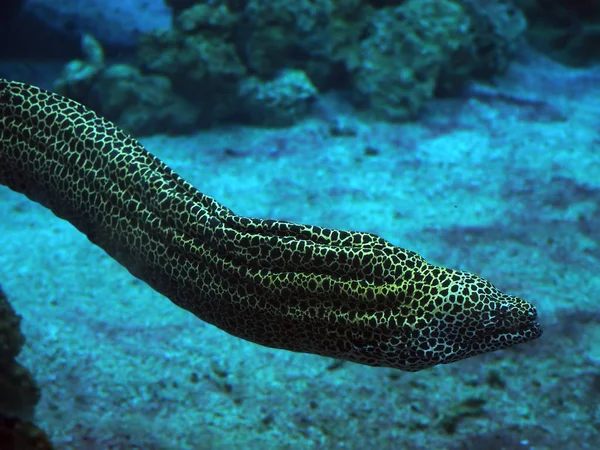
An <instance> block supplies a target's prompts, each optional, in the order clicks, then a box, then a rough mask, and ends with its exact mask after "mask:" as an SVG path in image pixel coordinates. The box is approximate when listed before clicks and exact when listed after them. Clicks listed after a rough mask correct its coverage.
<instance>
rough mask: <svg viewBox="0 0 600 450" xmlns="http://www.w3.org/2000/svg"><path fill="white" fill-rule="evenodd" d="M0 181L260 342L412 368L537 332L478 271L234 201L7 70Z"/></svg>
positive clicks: (216, 320) (201, 311)
mask: <svg viewBox="0 0 600 450" xmlns="http://www.w3.org/2000/svg"><path fill="white" fill-rule="evenodd" d="M0 184H4V185H6V186H8V187H9V188H11V189H13V190H14V191H17V192H21V193H23V194H25V195H26V196H27V197H29V198H30V199H31V200H33V201H36V202H39V203H41V204H42V205H44V206H46V207H48V208H50V209H51V210H52V211H53V212H54V213H55V214H56V215H57V216H58V217H61V218H63V219H66V220H68V221H69V222H70V223H71V224H73V225H74V226H75V227H76V228H77V229H78V230H79V231H81V232H82V233H84V234H85V235H86V236H87V237H88V238H89V240H90V241H91V242H93V243H94V244H96V245H99V246H100V247H102V248H103V249H104V250H105V251H106V252H107V253H108V254H109V255H110V256H111V257H113V258H114V259H116V260H117V261H118V262H120V263H121V264H122V265H123V266H125V267H126V268H127V269H128V270H129V271H130V272H131V273H132V274H133V275H134V276H136V277H138V278H140V279H141V280H143V281H145V282H146V283H148V284H149V285H150V286H151V287H152V288H154V289H155V290H156V291H158V292H160V293H161V294H163V295H164V296H166V297H168V298H169V299H171V301H173V302H174V303H175V304H176V305H178V306H180V307H181V308H184V309H186V310H188V311H190V312H192V313H193V314H195V315H196V316H197V317H199V318H200V319H202V320H204V321H206V322H208V323H211V324H213V325H215V326H217V327H219V328H221V329H222V330H225V331H226V332H228V333H231V334H233V335H235V336H239V337H240V338H243V339H246V340H249V341H252V342H256V343H258V344H262V345H265V346H268V347H274V348H281V349H287V350H291V351H295V352H306V353H314V354H318V355H323V356H329V357H334V358H340V359H344V360H349V361H353V362H357V363H361V364H367V365H371V366H387V367H394V368H398V369H402V370H408V371H416V370H420V369H423V368H426V367H431V366H434V365H436V364H440V363H449V362H452V361H457V360H460V359H463V358H466V357H469V356H473V355H477V354H481V353H484V352H489V351H493V350H498V349H502V348H507V347H510V346H512V345H515V344H518V343H522V342H526V341H529V340H531V339H535V338H537V337H539V336H540V335H541V333H542V329H541V327H540V325H539V324H538V321H537V313H536V310H535V308H534V307H533V305H531V304H530V303H529V302H527V301H525V300H522V299H520V298H517V297H514V296H511V295H506V294H504V293H502V292H501V291H499V290H498V289H497V288H495V287H494V286H493V285H492V284H491V283H489V282H488V281H486V280H484V279H482V278H480V277H479V276H477V275H474V274H471V273H467V272H461V271H456V270H451V269H446V268H442V267H438V266H434V265H431V264H429V263H428V262H426V261H425V260H424V259H423V258H422V257H421V256H419V255H418V254H416V253H414V252H412V251H410V250H406V249H403V248H399V247H396V246H394V245H392V244H390V243H389V242H387V241H386V240H384V239H382V238H380V237H378V236H375V235H372V234H368V233H361V232H352V231H341V230H335V229H327V228H321V227H317V226H310V225H301V224H296V223H290V222H285V221H277V220H262V219H253V218H247V217H243V216H239V215H236V214H234V213H233V212H232V211H231V210H229V209H228V208H226V207H224V206H223V205H221V204H219V203H217V202H216V201H215V200H213V199H212V198H210V197H208V196H206V195H204V194H202V193H201V192H199V191H198V190H197V189H195V188H194V187H193V186H192V185H191V184H189V183H188V182H186V181H185V180H183V179H182V178H181V177H180V176H178V175H177V174H176V173H174V172H173V171H172V170H171V169H169V168H168V167H167V166H166V165H165V164H164V163H163V162H161V161H160V160H159V159H157V158H156V157H154V156H153V155H151V154H150V153H149V152H148V151H146V150H145V149H144V148H143V147H142V146H141V145H140V144H139V143H138V142H137V141H136V140H134V139H133V138H132V137H130V136H128V135H127V134H126V133H124V132H123V131H121V130H120V129H118V128H117V127H116V126H115V125H113V124H112V123H110V122H109V121H107V120H105V119H103V118H102V117H99V116H98V115H96V114H95V113H94V112H93V111H91V110H89V109H87V108H85V107H84V106H82V105H80V104H79V103H77V102H75V101H72V100H70V99H67V98H64V97H62V96H59V95H56V94H53V93H50V92H47V91H44V90H42V89H40V88H38V87H35V86H31V85H26V84H23V83H19V82H12V81H7V80H2V79H0ZM106 308H110V305H109V304H107V305H106Z"/></svg>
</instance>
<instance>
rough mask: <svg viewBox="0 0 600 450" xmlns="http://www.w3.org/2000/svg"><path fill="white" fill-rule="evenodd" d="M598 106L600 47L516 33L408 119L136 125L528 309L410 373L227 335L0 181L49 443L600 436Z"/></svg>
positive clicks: (11, 268) (197, 181)
mask: <svg viewBox="0 0 600 450" xmlns="http://www.w3.org/2000/svg"><path fill="white" fill-rule="evenodd" d="M2 64H3V65H2V67H4V68H3V69H2V70H3V72H2V73H3V75H6V76H9V75H11V74H12V75H13V76H14V78H18V79H20V80H22V81H29V82H36V83H40V84H46V85H50V84H51V82H52V80H53V77H55V74H56V71H55V70H54V69H51V68H49V67H54V66H52V65H50V66H49V65H41V62H40V61H27V62H23V61H18V60H16V61H15V60H11V61H4V62H3V63H2ZM340 124H342V125H343V127H346V128H348V129H350V130H352V133H348V134H349V135H342V136H336V135H335V133H334V134H332V133H331V130H332V127H338V126H340ZM599 124H600V67H592V68H588V69H571V68H567V67H564V66H561V65H560V64H559V63H556V62H553V61H550V60H549V59H547V58H546V57H544V56H542V55H540V54H537V53H535V52H533V51H531V50H527V49H523V50H521V51H519V52H518V54H517V56H516V58H515V60H514V61H513V63H512V64H511V66H510V68H509V70H508V72H507V73H506V74H505V75H504V76H503V77H502V78H500V79H498V80H497V82H496V83H495V84H494V85H493V86H490V85H485V84H478V83H474V84H473V85H472V86H470V87H469V88H468V89H467V90H466V91H465V92H464V93H463V94H462V95H460V96H458V97H455V98H452V99H437V100H433V101H432V102H430V103H429V104H428V105H427V106H426V107H425V109H424V110H423V111H422V113H421V114H420V116H419V118H418V119H417V120H415V121H411V122H408V123H404V124H397V123H387V122H384V121H377V120H374V119H369V118H368V117H367V116H365V115H364V114H363V113H361V112H359V111H356V110H355V109H354V108H353V107H352V106H351V105H350V104H349V103H348V102H347V100H346V99H345V98H344V97H343V96H340V95H338V94H336V93H331V94H328V95H324V96H323V98H322V99H321V100H320V105H319V109H318V111H315V112H314V113H313V114H310V115H308V116H307V117H306V118H304V119H302V120H300V121H299V122H298V123H297V124H295V125H293V126H290V127H285V128H273V129H269V128H257V127H249V126H242V125H215V126H214V127H212V128H210V129H203V130H198V131H197V132H194V133H192V134H190V135H182V136H165V135H151V136H139V138H140V141H141V142H142V143H143V144H144V145H145V146H146V148H147V149H148V150H149V151H150V152H152V153H154V154H155V155H157V156H158V157H160V158H161V159H163V160H164V161H165V162H167V164H169V165H170V166H171V167H172V168H173V169H175V170H176V171H177V172H178V173H179V174H180V175H182V176H183V177H184V178H185V179H186V180H188V181H190V182H191V183H192V184H194V185H195V186H196V187H198V188H199V189H200V190H201V191H202V192H204V193H206V194H209V195H211V196H213V197H214V198H216V199H217V200H218V201H220V202H221V203H223V204H225V205H227V206H228V207H230V208H232V209H233V210H234V211H235V212H236V213H239V214H242V215H247V216H253V217H265V218H267V217H268V218H276V219H285V220H291V221H296V222H302V223H311V224H315V225H321V226H326V227H331V228H342V229H355V230H362V231H369V232H373V233H376V234H378V235H380V236H383V237H385V238H386V239H388V240H390V241H392V242H393V243H395V244H397V245H400V246H402V247H406V248H409V249H411V250H414V251H417V252H419V253H420V254H421V255H423V256H424V257H425V258H426V259H428V260H429V261H431V262H434V263H437V264H440V265H444V266H447V267H452V268H457V269H463V270H469V271H473V272H476V273H478V274H480V275H482V276H484V277H485V278H487V279H489V280H490V281H492V283H494V284H495V285H496V286H498V287H499V288H500V289H502V290H503V291H506V292H509V293H511V294H514V295H518V296H520V297H523V298H526V299H528V300H529V301H531V302H532V303H534V304H535V305H536V307H537V308H538V311H539V313H540V321H541V322H542V324H543V325H544V328H545V333H544V335H543V336H542V338H540V339H539V340H537V341H535V342H531V343H527V344H524V345H520V346H518V347H516V348H513V349H509V350H505V351H500V352H495V353H491V354H486V355H481V356H477V357H474V358H470V359H467V360H464V361H460V362H457V363H453V364H450V365H443V366H437V367H434V368H433V369H429V370H426V371H422V372H417V373H405V372H400V371H397V370H393V369H385V368H371V367H367V366H361V365H355V364H351V363H343V364H338V363H337V362H336V361H334V360H330V359H326V358H321V357H318V356H313V355H303V354H295V353H290V352H287V351H283V350H273V349H269V348H263V347H260V346H258V345H255V344H252V343H249V342H245V341H242V340H240V339H238V338H235V337H232V336H230V335H228V334H226V333H224V332H222V331H220V330H218V329H216V328H214V327H212V326H210V325H207V324H205V323H203V322H202V321H200V320H199V319H197V318H196V317H194V316H192V315H191V314H189V313H187V312H186V311H183V310H181V309H179V308H177V307H176V306H175V305H173V304H172V303H171V302H170V301H168V300H167V299H165V298H164V297H162V296H160V295H159V294H157V293H156V292H154V291H153V290H151V289H150V288H149V287H147V286H146V285H145V284H144V283H142V282H140V281H138V280H136V279H134V278H132V277H131V275H130V274H129V273H128V272H127V271H126V270H125V269H124V268H123V267H121V266H120V265H119V264H118V263H116V262H115V261H113V260H112V259H111V258H109V257H108V256H107V255H106V254H105V253H104V252H103V251H102V250H101V249H99V248H97V247H94V246H93V245H91V244H90V243H89V242H88V241H87V239H86V238H85V237H84V236H83V235H81V234H79V233H78V232H77V231H76V230H75V229H74V228H73V227H72V226H71V225H70V224H69V223H67V222H64V221H61V220H59V219H57V218H56V217H54V216H53V214H52V213H51V212H49V211H48V210H46V209H44V208H42V207H41V206H39V205H37V204H33V203H31V202H29V201H28V200H27V199H26V198H25V197H23V196H20V195H17V194H15V193H13V192H12V191H9V190H8V189H6V188H0V267H2V271H1V274H0V275H1V279H0V283H1V285H2V287H3V289H4V290H5V292H6V293H7V296H8V298H9V299H10V301H11V303H12V304H13V306H14V307H15V309H16V310H17V312H18V313H19V314H20V315H22V317H23V322H22V331H23V333H24V334H25V336H26V338H27V343H26V346H25V348H24V350H23V352H22V353H21V355H20V357H19V361H20V362H21V363H22V364H23V365H24V366H25V367H28V368H29V369H30V370H31V371H32V373H33V375H34V377H35V379H36V380H37V382H38V384H39V386H40V388H41V391H42V399H41V401H40V403H39V404H38V405H37V409H36V416H35V422H36V424H37V425H38V426H40V427H41V428H43V429H44V430H45V431H46V432H47V433H48V434H49V436H50V438H51V440H52V442H53V444H54V445H55V447H56V448H57V449H108V448H111V449H132V448H141V449H144V450H150V449H165V450H175V449H383V450H387V449H456V450H458V449H511V450H512V449H532V450H533V449H535V450H538V449H597V448H600V444H599V443H600V431H599V430H600V406H599V405H600V308H599V296H600V274H599V273H600V272H599V270H598V267H599V266H600V262H599V259H600V235H599V232H598V230H599V229H600V152H599V151H598V149H599V147H600V135H599V134H598V130H599ZM231 150H234V151H233V152H232V151H231Z"/></svg>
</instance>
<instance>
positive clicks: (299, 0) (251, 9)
mask: <svg viewBox="0 0 600 450" xmlns="http://www.w3.org/2000/svg"><path fill="white" fill-rule="evenodd" d="M166 3H167V5H168V6H169V7H171V8H172V12H173V23H172V27H171V28H169V29H161V30H154V31H151V32H148V33H145V34H142V35H141V36H140V40H139V45H138V57H137V63H136V64H137V66H138V68H134V67H131V66H127V67H125V66H123V65H119V66H117V67H113V68H111V69H110V70H109V69H108V68H106V67H105V64H104V62H103V61H100V60H99V59H98V58H96V59H95V60H93V61H92V58H91V57H88V58H87V60H85V61H74V62H72V63H71V64H70V65H69V66H68V67H67V68H66V70H65V73H64V76H63V78H62V80H60V81H59V82H58V84H57V88H58V91H59V92H61V93H63V94H66V95H68V96H70V97H72V98H74V99H76V100H79V101H82V102H83V103H85V104H87V105H88V106H90V107H92V108H94V109H96V110H98V111H99V112H100V113H102V114H104V115H106V116H108V117H109V118H110V119H112V120H114V121H116V122H117V123H119V124H120V125H121V126H123V127H124V128H126V129H128V130H129V131H131V132H133V133H136V134H145V133H153V132H154V133H156V132H164V131H173V132H179V131H186V130H190V129H192V128H193V126H194V125H198V124H212V123H214V122H216V121H226V120H244V121H249V122H252V123H259V124H262V125H266V126H284V125H289V124H292V123H294V121H296V120H298V119H300V118H301V117H302V116H303V115H304V114H306V112H307V111H308V108H307V104H308V101H309V99H311V98H314V97H316V96H318V94H319V93H320V92H324V91H328V90H333V89H336V90H339V89H344V90H347V91H349V92H350V93H351V94H352V95H351V98H352V99H353V100H354V101H355V103H356V104H357V105H360V106H364V107H367V108H369V110H370V111H372V112H373V113H375V115H377V116H378V117H380V118H383V119H387V120H409V119H412V118H414V117H415V116H416V115H417V114H418V112H419V111H420V110H421V108H422V107H423V105H424V104H425V103H426V102H427V101H428V100H430V99H431V98H432V97H433V96H434V95H435V94H436V93H437V94H454V93H456V91H457V90H458V89H460V88H461V87H462V86H463V85H464V84H465V83H466V82H467V81H468V80H470V79H472V78H484V79H486V78H491V77H493V76H494V75H496V74H498V73H501V72H502V71H503V70H504V69H505V68H506V67H507V65H508V62H509V60H510V58H511V56H512V53H513V51H514V48H515V45H516V42H518V39H519V37H520V36H521V34H522V33H523V31H524V29H525V20H524V18H523V15H522V13H521V12H520V10H519V9H517V8H515V7H514V6H513V5H512V3H510V0H492V1H487V0H405V1H375V0H370V1H367V0H340V1H333V0H310V1H309V0H277V1H272V2H265V1H263V0H213V1H210V2H203V1H198V0H168V1H167V2H166ZM90 48H92V49H93V46H91V47H90ZM88 53H89V52H88ZM91 53H94V52H91ZM292 75H293V76H292ZM111 91H113V92H112V93H111V94H107V93H108V92H111Z"/></svg>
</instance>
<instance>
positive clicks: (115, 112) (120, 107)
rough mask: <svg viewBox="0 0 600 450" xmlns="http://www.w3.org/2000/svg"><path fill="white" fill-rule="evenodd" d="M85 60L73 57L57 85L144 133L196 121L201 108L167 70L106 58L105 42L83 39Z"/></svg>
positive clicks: (186, 127) (173, 129) (187, 125)
mask: <svg viewBox="0 0 600 450" xmlns="http://www.w3.org/2000/svg"><path fill="white" fill-rule="evenodd" d="M82 51H83V53H84V55H85V58H84V59H83V60H74V61H71V62H69V63H68V64H67V65H66V66H65V68H64V70H63V73H62V76H61V77H60V78H59V79H58V80H56V82H55V84H54V89H55V90H56V91H57V92H60V93H63V94H65V95H67V96H69V97H71V98H74V99H76V100H78V101H80V102H82V103H84V104H87V105H89V106H90V107H94V108H96V109H97V110H98V111H101V112H102V114H103V115H105V116H107V117H109V118H112V119H113V120H115V121H117V122H119V123H120V124H121V126H123V128H125V129H127V130H129V131H131V132H136V133H139V134H150V133H160V132H172V133H178V132H186V131H189V130H191V129H192V128H193V126H194V125H195V123H196V120H197V116H198V112H197V110H196V108H194V107H192V105H191V104H190V103H189V102H188V101H186V100H185V99H183V98H182V97H181V96H179V95H177V94H176V93H175V92H174V91H173V87H172V82H171V80H170V79H169V78H168V77H166V76H163V75H157V74H150V75H144V74H142V73H141V72H140V71H139V69H137V68H136V67H133V66H131V65H127V64H106V63H105V61H104V56H103V52H102V48H101V46H100V44H99V43H98V42H97V41H96V40H95V39H94V38H93V37H91V36H89V35H85V36H84V37H83V39H82Z"/></svg>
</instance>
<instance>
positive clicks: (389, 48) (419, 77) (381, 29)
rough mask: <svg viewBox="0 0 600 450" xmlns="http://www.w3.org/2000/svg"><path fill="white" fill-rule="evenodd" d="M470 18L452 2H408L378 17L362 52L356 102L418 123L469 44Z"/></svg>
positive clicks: (382, 11)
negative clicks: (443, 71)
mask: <svg viewBox="0 0 600 450" xmlns="http://www.w3.org/2000/svg"><path fill="white" fill-rule="evenodd" d="M468 24H469V17H468V15H467V13H466V11H465V10H464V9H463V8H461V6H460V5H458V4H457V3H455V2H452V1H450V0H409V1H408V2H406V3H404V4H403V5H401V6H397V7H388V8H382V9H380V10H378V11H376V12H375V13H374V14H373V17H372V20H371V23H370V25H369V27H368V28H367V35H368V37H367V38H365V39H364V40H363V41H362V42H361V43H360V46H359V54H360V58H359V59H360V65H359V67H357V69H356V70H355V71H354V73H353V75H352V77H353V87H354V94H355V95H354V98H355V100H356V101H357V102H358V103H360V104H364V105H366V106H368V107H369V108H370V109H372V110H373V111H374V112H375V113H377V114H379V115H380V116H382V117H384V118H386V119H391V120H403V119H410V118H412V117H414V116H415V115H416V114H417V113H418V111H419V110H420V109H421V107H422V106H423V104H424V103H425V102H426V101H427V100H429V99H430V98H431V97H433V92H434V90H435V87H436V82H437V79H438V77H439V74H440V71H441V69H442V67H444V66H445V65H447V64H448V63H449V59H450V56H451V55H452V54H453V53H454V52H455V51H456V50H458V49H459V48H460V47H462V46H464V45H465V44H466V42H467V41H468V27H467V25H468Z"/></svg>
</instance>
